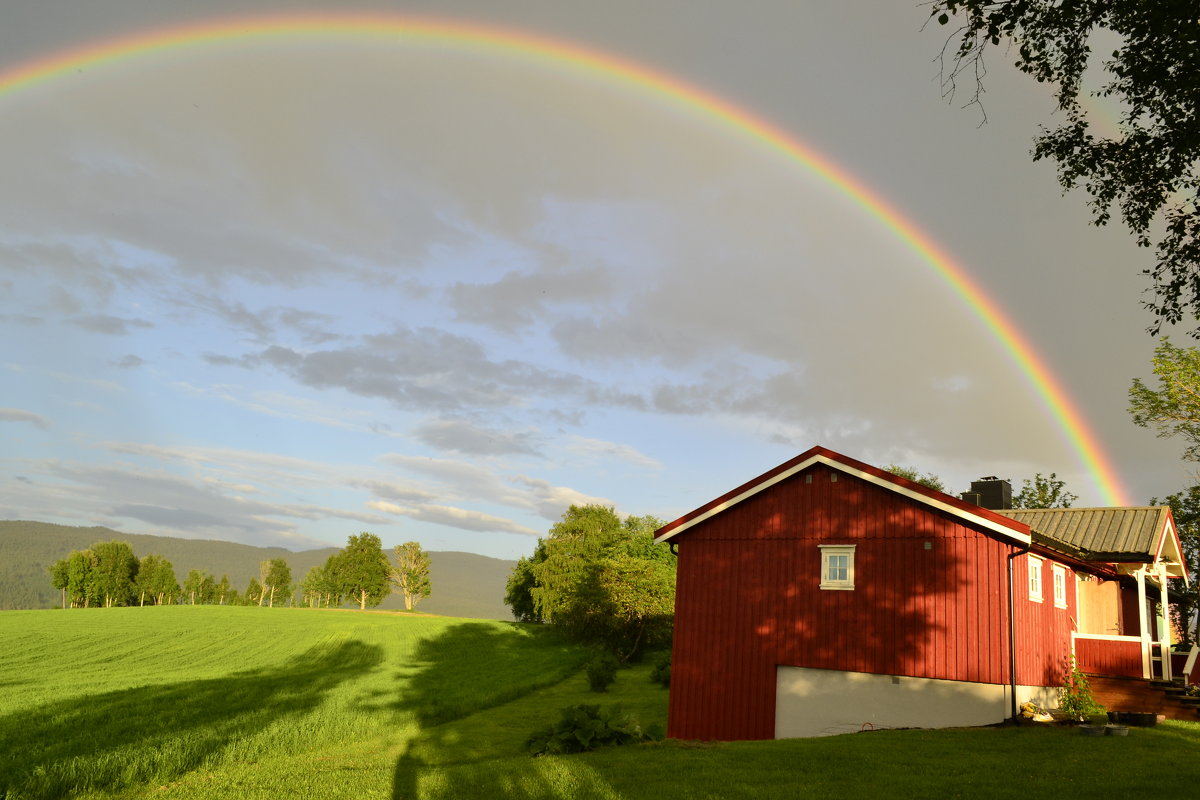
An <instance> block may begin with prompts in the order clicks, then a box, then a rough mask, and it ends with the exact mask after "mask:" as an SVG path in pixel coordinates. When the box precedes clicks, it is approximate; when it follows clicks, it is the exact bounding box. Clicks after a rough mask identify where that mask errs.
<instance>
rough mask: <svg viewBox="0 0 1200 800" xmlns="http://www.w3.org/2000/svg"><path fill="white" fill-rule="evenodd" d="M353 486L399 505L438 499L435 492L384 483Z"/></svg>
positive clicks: (366, 483)
mask: <svg viewBox="0 0 1200 800" xmlns="http://www.w3.org/2000/svg"><path fill="white" fill-rule="evenodd" d="M351 485H353V486H358V487H360V488H363V489H366V490H367V491H369V492H370V493H371V494H373V495H375V496H376V497H381V498H383V499H385V500H394V501H396V502H399V503H427V502H429V501H430V500H433V499H434V498H435V497H437V495H435V494H433V492H427V491H425V490H424V489H418V488H416V487H412V486H398V485H396V484H394V483H383V482H382V481H360V482H355V483H352V484H351Z"/></svg>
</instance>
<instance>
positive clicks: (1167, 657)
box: [1158, 562, 1171, 681]
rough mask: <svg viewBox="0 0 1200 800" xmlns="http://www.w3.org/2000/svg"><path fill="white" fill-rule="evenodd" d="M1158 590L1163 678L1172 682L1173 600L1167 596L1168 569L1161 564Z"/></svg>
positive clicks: (1159, 566) (1159, 644) (1159, 646)
mask: <svg viewBox="0 0 1200 800" xmlns="http://www.w3.org/2000/svg"><path fill="white" fill-rule="evenodd" d="M1158 588H1159V590H1160V591H1161V593H1162V594H1161V597H1162V600H1161V603H1160V605H1161V607H1162V622H1161V623H1159V624H1160V630H1162V635H1161V636H1160V637H1159V642H1158V648H1159V654H1160V655H1161V656H1162V665H1163V667H1162V677H1163V680H1164V681H1169V680H1171V598H1170V595H1168V594H1167V567H1166V565H1165V564H1162V563H1161V562H1160V563H1159V565H1158Z"/></svg>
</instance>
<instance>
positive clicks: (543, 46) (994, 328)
mask: <svg viewBox="0 0 1200 800" xmlns="http://www.w3.org/2000/svg"><path fill="white" fill-rule="evenodd" d="M313 37H322V38H329V37H340V38H347V39H362V40H369V41H372V42H375V43H378V42H380V41H389V42H394V43H395V44H397V45H400V46H406V45H407V46H418V45H424V46H433V47H439V48H444V49H448V50H465V51H471V52H475V53H480V52H482V53H485V54H494V55H495V56H497V57H501V58H511V59H517V60H524V61H528V62H533V63H535V64H538V65H543V66H549V67H551V68H554V69H558V70H565V71H568V72H573V73H577V74H579V75H580V76H583V77H587V78H591V79H594V80H599V81H601V82H604V83H608V84H612V85H617V86H622V87H628V88H629V89H630V90H633V91H636V92H640V93H642V94H643V95H648V96H650V97H652V98H655V99H658V100H661V101H665V102H666V103H668V104H669V105H672V106H675V107H679V108H681V109H684V110H688V111H690V112H692V113H695V114H697V115H699V116H700V117H702V118H706V119H708V120H710V121H712V122H713V123H715V124H717V125H723V126H727V127H728V128H732V129H734V130H736V131H739V132H740V133H741V134H743V135H744V136H746V137H747V138H749V139H750V140H753V141H755V142H757V143H758V144H760V145H762V146H763V147H765V148H767V149H769V150H772V151H775V152H777V153H779V154H780V155H782V156H784V157H786V158H787V159H789V160H791V161H793V162H795V163H797V164H799V165H800V166H801V167H802V168H804V169H805V170H807V171H809V172H811V173H813V174H815V175H816V176H817V177H818V178H820V179H821V180H822V181H823V182H825V183H827V184H828V185H829V186H831V187H833V188H834V189H835V190H837V191H839V192H841V193H842V194H843V195H845V196H846V197H848V198H849V199H850V200H851V201H852V202H854V203H855V204H857V205H858V206H859V207H860V208H862V209H863V210H864V211H866V212H867V213H868V214H870V215H871V216H873V217H874V218H875V219H876V220H878V221H879V223H880V224H882V225H883V226H884V227H885V228H887V229H888V230H890V231H891V232H892V233H893V234H894V235H895V236H896V238H897V239H899V240H900V241H901V242H902V243H903V244H904V245H905V246H906V247H907V248H908V249H910V250H911V251H912V252H914V253H915V254H916V255H917V256H918V257H919V258H920V259H921V260H922V261H924V262H925V263H927V264H928V265H929V266H930V268H932V269H933V271H934V272H935V273H936V274H937V275H938V276H939V277H940V278H941V279H942V280H943V281H945V282H946V283H947V284H948V285H949V286H950V288H951V289H952V290H953V291H954V292H955V293H956V294H958V295H959V296H960V297H961V298H962V299H963V301H964V302H966V304H967V305H968V307H970V308H971V309H972V310H973V311H974V313H975V314H976V315H977V316H978V317H979V319H980V320H981V321H982V323H983V325H984V326H985V327H986V328H987V330H988V331H989V332H990V333H991V334H992V335H993V336H994V337H995V339H996V340H997V341H998V342H999V343H1000V345H1001V346H1002V347H1003V349H1004V350H1005V351H1006V352H1007V354H1008V355H1009V357H1010V358H1011V359H1012V361H1013V362H1014V363H1015V365H1016V366H1017V368H1018V370H1019V371H1020V373H1021V374H1022V375H1023V376H1024V378H1025V379H1026V381H1027V382H1028V383H1029V385H1030V386H1031V387H1032V389H1033V390H1034V392H1035V394H1036V396H1037V397H1038V398H1039V399H1040V401H1041V403H1042V405H1043V406H1044V408H1045V410H1046V412H1047V413H1048V414H1049V415H1050V417H1051V418H1052V419H1053V420H1054V421H1055V423H1056V424H1057V425H1058V426H1059V427H1060V428H1061V431H1062V432H1063V434H1064V435H1065V437H1066V439H1067V441H1068V443H1069V445H1070V446H1071V447H1072V449H1073V450H1074V451H1075V452H1076V454H1077V455H1078V457H1079V459H1080V462H1081V464H1082V465H1083V467H1084V468H1085V469H1086V471H1087V472H1088V473H1089V474H1090V476H1091V478H1092V480H1093V481H1094V483H1095V486H1096V488H1097V489H1098V491H1099V493H1100V495H1101V496H1102V498H1103V500H1104V502H1105V503H1107V504H1109V505H1127V504H1128V501H1127V499H1126V496H1125V490H1124V487H1123V486H1122V484H1121V482H1120V480H1119V478H1118V476H1117V473H1116V471H1115V470H1114V469H1113V467H1112V464H1111V463H1110V461H1109V459H1108V457H1107V455H1106V454H1105V453H1104V450H1103V448H1102V447H1101V443H1100V441H1099V439H1098V437H1097V436H1096V435H1095V433H1093V432H1092V431H1091V430H1090V429H1089V427H1088V425H1087V422H1086V420H1085V418H1084V416H1083V414H1082V412H1081V411H1080V410H1079V408H1078V406H1076V404H1075V403H1074V401H1073V400H1072V399H1071V397H1070V396H1069V395H1068V394H1067V392H1066V390H1065V389H1064V388H1063V386H1062V385H1061V384H1060V383H1059V381H1058V380H1057V378H1055V376H1054V373H1053V372H1052V371H1051V370H1050V368H1049V367H1048V366H1047V365H1046V363H1045V362H1044V361H1043V360H1042V358H1041V357H1040V356H1039V355H1038V353H1037V352H1036V351H1035V350H1034V348H1033V346H1032V345H1031V344H1030V342H1029V341H1028V340H1027V339H1026V338H1025V336H1024V335H1023V334H1022V333H1021V331H1020V330H1018V329H1017V327H1016V325H1014V324H1013V322H1012V320H1011V319H1009V317H1008V316H1007V315H1006V314H1005V313H1004V311H1003V310H1002V309H1001V308H1000V307H999V306H998V305H997V304H996V303H995V302H994V301H993V300H991V299H990V298H989V297H988V296H987V295H986V294H984V292H983V291H982V290H981V289H980V287H979V285H978V284H977V283H975V281H973V280H972V279H971V277H970V275H969V274H968V273H967V271H966V270H965V269H964V268H963V267H962V266H960V265H958V264H956V263H955V262H954V261H953V260H952V259H951V258H950V256H949V255H948V254H946V253H945V252H944V251H942V249H941V248H939V247H938V246H937V244H935V243H934V242H933V241H932V240H931V239H930V238H929V237H928V236H926V235H925V234H924V233H923V232H922V231H920V230H919V229H917V227H916V226H915V225H913V223H911V222H909V221H908V220H907V219H905V218H904V217H903V216H902V215H901V214H900V213H899V212H898V211H896V210H895V209H894V208H892V207H891V206H889V205H888V204H887V203H886V202H884V200H883V199H882V198H880V197H879V196H878V195H876V194H875V193H874V192H872V191H871V190H870V189H868V188H867V187H866V186H864V185H863V184H862V183H860V182H859V181H858V180H856V179H855V178H854V177H853V176H852V175H850V174H849V173H848V172H847V171H846V170H844V169H842V168H841V167H839V166H838V165H837V164H834V163H833V162H832V161H830V160H829V159H827V158H825V157H824V156H822V155H821V154H820V153H817V152H816V151H814V150H812V149H810V148H809V147H807V146H806V145H804V144H803V143H801V142H800V141H798V140H797V139H795V138H794V137H792V136H791V135H790V134H788V133H787V132H785V131H784V130H782V129H780V128H778V127H776V126H775V125H773V124H771V123H770V122H768V121H766V120H764V119H762V118H760V117H756V116H754V115H753V114H751V113H749V112H748V111H746V110H745V109H743V108H740V107H738V106H736V105H734V104H733V103H730V102H729V101H727V100H725V99H723V98H721V97H718V96H716V95H713V94H710V93H708V92H706V91H704V90H702V89H699V88H697V87H695V86H691V85H689V84H687V83H684V82H683V81H680V80H678V79H676V78H673V77H671V76H669V75H665V74H663V73H661V72H657V71H655V70H653V69H651V68H649V67H647V66H645V65H642V64H638V63H635V62H633V61H630V60H627V59H624V58H619V57H617V56H614V55H611V54H608V53H603V52H600V51H597V50H592V49H588V48H586V47H583V46H581V45H579V44H577V43H574V42H568V41H562V40H555V39H551V38H548V37H545V36H540V35H533V34H529V33H526V32H522V31H517V30H512V29H506V28H501V27H495V26H492V25H487V26H484V25H478V24H472V23H467V22H462V21H451V20H444V19H441V20H439V19H430V18H420V17H399V16H391V15H381V14H363V15H360V14H347V13H337V14H310V15H295V14H289V15H286V16H265V17H241V18H236V19H226V20H220V21H215V22H206V23H189V24H186V25H182V26H177V27H169V28H160V29H154V30H150V31H146V32H142V33H138V34H134V35H131V36H127V37H122V38H117V39H112V40H109V41H105V42H101V43H99V44H93V45H88V46H84V47H80V48H77V49H71V50H67V51H64V52H59V53H55V54H52V55H50V56H47V57H45V58H38V59H34V60H31V61H27V62H24V63H22V64H20V65H18V66H16V67H14V68H10V69H8V70H6V71H3V72H0V97H6V96H9V95H13V94H16V93H19V92H23V91H28V90H30V89H32V88H34V87H37V86H39V85H42V84H45V83H48V82H51V81H54V80H56V79H59V78H62V77H64V76H67V75H69V74H71V73H74V72H76V71H77V70H80V69H83V68H89V69H90V68H94V67H100V66H105V65H109V64H115V63H118V62H122V61H126V60H130V59H134V58H143V57H147V56H151V55H155V54H162V53H169V52H173V51H177V50H180V49H182V48H197V47H204V46H208V45H215V44H228V43H236V42H239V41H255V42H261V41H282V42H288V41H293V40H296V41H299V40H307V39H311V38H313Z"/></svg>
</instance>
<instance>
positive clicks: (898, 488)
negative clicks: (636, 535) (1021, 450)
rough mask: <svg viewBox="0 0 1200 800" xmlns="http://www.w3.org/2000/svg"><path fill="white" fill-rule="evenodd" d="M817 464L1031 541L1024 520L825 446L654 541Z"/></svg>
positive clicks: (695, 514) (663, 530) (719, 500)
mask: <svg viewBox="0 0 1200 800" xmlns="http://www.w3.org/2000/svg"><path fill="white" fill-rule="evenodd" d="M816 464H824V465H825V466H827V467H831V468H833V469H836V470H838V471H839V472H843V473H846V474H847V475H853V476H854V477H856V478H860V479H862V480H864V481H866V482H868V483H872V484H875V485H876V486H879V487H882V488H884V489H886V490H888V491H891V492H895V493H896V494H899V495H902V496H904V497H907V498H909V499H910V500H914V501H916V502H918V503H921V504H923V505H926V506H929V507H931V508H935V509H937V510H939V511H942V512H945V513H947V514H950V515H951V516H954V517H958V518H959V519H961V520H963V522H965V523H967V524H969V525H972V526H977V527H980V528H984V529H986V530H988V531H990V532H992V533H995V534H998V535H999V536H1001V537H1002V538H1004V539H1006V540H1008V541H1010V542H1013V543H1016V544H1020V545H1029V544H1030V542H1031V539H1030V534H1029V526H1028V525H1025V524H1024V523H1021V522H1017V521H1016V520H1013V519H1009V518H1007V517H1004V516H1001V515H999V514H995V513H993V512H991V511H989V510H988V509H985V508H981V507H979V506H976V505H973V504H971V503H967V502H965V501H963V500H959V499H958V498H956V497H951V496H950V495H948V494H943V493H942V492H938V491H934V490H933V489H929V488H927V487H925V486H922V485H920V484H918V483H915V482H913V481H910V480H908V479H907V478H902V477H900V476H899V475H893V474H892V473H890V472H887V471H885V470H881V469H879V468H878V467H872V466H870V465H869V464H865V463H863V462H861V461H856V460H855V459H852V458H849V457H847V456H843V455H841V454H840V453H835V452H834V451H832V450H827V449H826V448H823V447H814V448H812V449H811V450H809V451H808V452H806V453H803V454H801V455H799V456H797V457H796V458H794V459H792V460H791V461H788V462H785V463H783V464H781V465H779V466H778V467H776V468H775V469H772V470H769V471H768V472H765V473H763V474H762V475H760V476H759V477H757V478H755V479H754V480H752V481H750V482H749V483H745V484H743V485H741V486H739V487H738V488H737V489H734V490H733V491H732V492H729V493H727V494H725V495H722V496H721V497H718V498H717V499H716V500H713V501H711V502H709V503H706V504H705V505H703V506H701V507H700V508H697V509H696V510H694V511H690V512H688V513H687V514H684V515H683V516H682V517H680V518H679V519H677V520H675V521H673V522H669V523H667V524H666V525H664V526H662V527H661V528H659V529H658V531H657V532H656V533H655V537H654V541H655V542H656V543H659V542H666V541H669V540H670V539H672V538H674V537H675V536H678V535H679V534H681V533H683V532H684V531H687V530H689V529H690V528H693V527H695V526H697V525H699V524H700V523H702V522H705V521H706V520H709V519H712V518H713V517H715V516H717V515H718V514H721V513H723V512H725V511H728V510H729V509H730V508H732V507H733V506H736V505H737V504H738V503H741V502H742V501H743V500H748V499H750V498H751V497H753V496H754V495H756V494H758V493H759V492H762V491H765V490H767V489H770V488H771V487H772V486H775V485H776V484H778V483H782V482H783V481H786V480H787V479H788V478H791V477H792V476H794V475H796V474H798V473H800V472H803V471H804V470H806V469H808V468H809V467H812V466H814V465H816Z"/></svg>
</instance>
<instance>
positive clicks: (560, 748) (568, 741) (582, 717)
mask: <svg viewBox="0 0 1200 800" xmlns="http://www.w3.org/2000/svg"><path fill="white" fill-rule="evenodd" d="M661 738H662V734H661V732H659V731H657V730H656V729H653V728H652V729H649V730H642V727H641V725H639V724H638V723H637V721H636V720H634V719H633V718H632V717H630V716H629V715H628V714H623V713H621V707H620V706H617V705H614V706H605V707H601V706H593V705H577V706H568V707H566V708H564V709H562V717H561V719H559V721H558V722H557V723H556V724H554V725H551V726H550V727H549V728H544V729H542V730H540V731H537V732H535V733H533V734H532V735H531V736H530V737H529V738H528V739H526V740H525V751H526V752H527V753H529V754H530V755H533V756H546V755H564V754H567V753H583V752H586V751H588V750H595V749H596V748H598V747H606V746H611V745H620V744H637V743H638V742H644V741H648V740H651V739H661Z"/></svg>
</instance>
